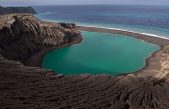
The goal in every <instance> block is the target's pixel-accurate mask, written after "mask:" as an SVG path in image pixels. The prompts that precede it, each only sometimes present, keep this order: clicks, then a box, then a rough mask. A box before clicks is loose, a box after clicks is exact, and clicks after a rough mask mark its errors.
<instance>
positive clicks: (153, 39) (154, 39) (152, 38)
mask: <svg viewBox="0 0 169 109" xmlns="http://www.w3.org/2000/svg"><path fill="white" fill-rule="evenodd" d="M78 27H79V30H81V31H90V32H102V33H112V34H122V35H127V36H129V37H134V38H137V39H141V40H144V41H146V42H149V43H152V44H155V45H159V46H166V45H168V44H169V38H167V37H163V36H157V35H152V34H146V33H138V32H134V31H127V30H123V29H116V28H102V27H93V26H78Z"/></svg>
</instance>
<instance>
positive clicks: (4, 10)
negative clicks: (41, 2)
mask: <svg viewBox="0 0 169 109" xmlns="http://www.w3.org/2000/svg"><path fill="white" fill-rule="evenodd" d="M12 13H30V14H36V13H37V12H36V11H35V10H34V9H33V8H32V7H2V6H0V15H3V14H12Z"/></svg>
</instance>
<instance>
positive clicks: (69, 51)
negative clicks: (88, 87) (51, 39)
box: [42, 32, 159, 75]
mask: <svg viewBox="0 0 169 109" xmlns="http://www.w3.org/2000/svg"><path fill="white" fill-rule="evenodd" d="M82 35H83V41H82V42H81V43H79V44H76V45H73V46H71V47H66V48H59V49H56V50H53V51H51V52H49V53H47V54H46V56H45V57H44V60H43V63H42V67H44V68H48V69H52V70H54V71H56V72H57V73H62V74H81V73H88V74H111V75H120V74H125V73H130V72H134V71H136V70H139V69H141V68H143V67H144V66H145V60H146V59H147V58H148V57H149V56H150V55H151V54H152V53H153V52H155V51H157V50H158V49H159V47H158V46H156V45H153V44H150V43H147V42H144V41H142V40H138V39H135V38H133V37H129V36H125V35H119V34H110V33H96V32H82Z"/></svg>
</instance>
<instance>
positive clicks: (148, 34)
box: [78, 25, 169, 40]
mask: <svg viewBox="0 0 169 109" xmlns="http://www.w3.org/2000/svg"><path fill="white" fill-rule="evenodd" d="M78 26H82V27H92V28H98V29H110V30H119V31H124V32H125V31H126V32H131V33H137V34H141V35H146V36H150V37H158V38H162V39H166V40H169V37H167V36H159V35H155V34H150V33H142V32H137V31H129V30H124V29H119V28H109V27H97V26H90V25H89V26H87V25H78Z"/></svg>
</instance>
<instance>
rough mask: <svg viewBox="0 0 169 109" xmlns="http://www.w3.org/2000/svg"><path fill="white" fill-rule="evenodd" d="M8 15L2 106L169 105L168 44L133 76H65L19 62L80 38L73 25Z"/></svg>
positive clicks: (0, 38) (0, 36) (0, 78)
mask: <svg viewBox="0 0 169 109" xmlns="http://www.w3.org/2000/svg"><path fill="white" fill-rule="evenodd" d="M4 18H5V19H6V20H1V21H0V23H1V28H0V49H1V52H0V54H2V55H0V92H1V94H0V109H18V108H26V109H168V108H169V69H168V67H169V66H168V65H169V46H165V47H163V48H162V50H161V51H159V52H157V53H156V54H155V55H154V57H152V58H150V59H149V60H148V61H149V63H148V64H150V67H149V68H146V69H144V70H142V71H140V72H138V73H135V74H128V75H121V76H116V77H115V76H110V75H88V74H82V75H69V76H65V75H61V74H55V73H54V72H52V71H48V70H45V69H42V68H39V67H29V66H24V65H23V64H22V63H21V62H24V61H25V59H27V57H29V56H30V55H31V54H34V53H35V52H38V51H40V50H41V49H42V48H45V47H52V46H58V45H60V44H61V45H62V44H65V43H69V42H71V40H73V39H74V38H77V37H80V36H79V35H80V33H79V32H78V31H77V30H76V26H75V25H74V24H52V23H47V22H42V21H39V20H37V19H36V18H34V17H33V16H31V15H12V16H11V15H10V16H9V15H8V16H3V18H2V17H1V19H4ZM3 22H5V23H3ZM20 49H21V50H20ZM28 54H29V55H28ZM24 55H26V56H24ZM4 57H5V58H4ZM9 59H10V60H9ZM11 59H12V60H13V61H12V60H11ZM18 61H20V62H18ZM150 61H151V62H150Z"/></svg>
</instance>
